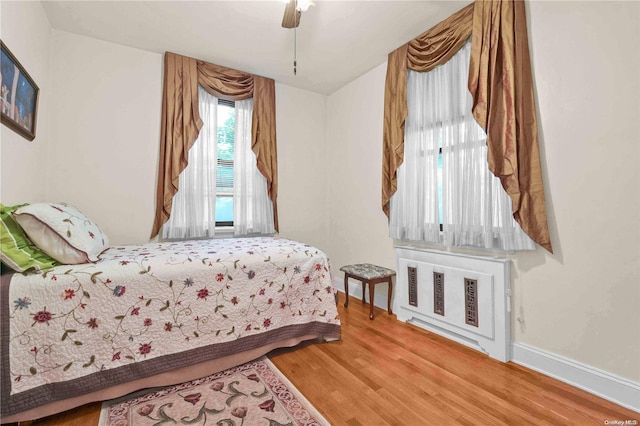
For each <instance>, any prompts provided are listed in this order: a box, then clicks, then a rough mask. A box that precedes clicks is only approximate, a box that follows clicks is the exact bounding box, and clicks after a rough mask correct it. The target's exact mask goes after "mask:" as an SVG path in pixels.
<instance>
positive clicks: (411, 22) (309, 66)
mask: <svg viewBox="0 0 640 426" xmlns="http://www.w3.org/2000/svg"><path fill="white" fill-rule="evenodd" d="M470 2H471V0H468V1H462V2H459V1H376V0H360V1H335V0H334V1H331V0H325V1H322V0H316V6H315V7H312V8H311V9H309V11H307V12H304V13H303V15H302V19H301V22H300V26H299V28H298V29H297V30H296V32H295V41H296V45H297V49H296V51H297V64H298V66H297V75H294V74H293V57H294V30H292V29H284V28H282V26H281V23H282V16H283V13H284V9H285V6H286V4H285V3H284V2H282V1H280V0H272V1H267V0H263V1H242V0H236V1H178V0H175V1H105V0H103V1H51V0H43V1H42V4H43V6H44V10H45V12H46V14H47V16H48V18H49V22H50V23H51V26H52V27H53V28H55V29H58V30H62V31H67V32H70V33H75V34H80V35H84V36H88V37H92V38H96V39H100V40H105V41H109V42H112V43H118V44H122V45H125V46H130V47H134V48H139V49H144V50H147V51H151V52H157V53H163V52H165V51H170V52H174V53H179V54H182V55H186V56H191V57H194V58H197V59H202V60H205V61H208V62H212V63H215V64H218V65H223V66H226V67H230V68H235V69H239V70H242V71H246V72H250V73H253V74H259V75H262V76H265V77H270V78H273V79H274V80H275V81H276V82H278V83H282V84H286V85H289V86H293V87H298V88H301V89H305V90H310V91H313V92H316V93H322V94H330V93H332V92H334V91H335V90H337V89H339V88H340V87H342V86H344V85H345V84H347V83H349V82H350V81H352V80H354V79H355V78H357V77H358V76H360V75H362V74H364V73H366V72H367V71H369V70H370V69H372V68H374V67H376V66H378V65H380V64H382V63H383V62H384V61H385V60H386V59H387V55H388V54H389V52H391V51H392V50H394V49H396V48H397V47H399V46H401V45H402V44H403V43H405V42H407V41H409V40H411V39H412V38H414V37H416V36H417V35H419V34H421V33H422V32H424V31H426V30H428V29H429V28H431V27H432V26H433V25H435V24H437V23H438V22H440V21H441V20H443V19H445V18H446V17H448V16H449V15H451V14H453V13H454V12H456V11H457V10H459V9H461V8H463V7H464V6H466V5H467V4H469V3H470Z"/></svg>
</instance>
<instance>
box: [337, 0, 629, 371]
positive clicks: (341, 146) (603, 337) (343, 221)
mask: <svg viewBox="0 0 640 426" xmlns="http://www.w3.org/2000/svg"><path fill="white" fill-rule="evenodd" d="M527 6H528V13H529V16H530V28H529V33H530V45H531V52H532V60H533V67H534V76H535V80H536V83H537V98H538V108H539V127H540V128H541V129H542V131H541V157H542V168H543V176H544V180H545V190H546V191H547V198H548V214H549V221H550V231H551V239H552V243H553V245H554V249H555V254H554V255H551V254H549V253H547V252H545V251H544V250H543V249H541V248H538V249H537V250H536V251H534V252H522V253H519V254H517V255H515V256H514V259H513V260H514V261H513V267H512V271H513V276H514V280H513V281H514V282H513V288H514V299H513V309H514V317H515V318H514V330H515V333H514V337H515V340H516V342H521V343H525V344H528V345H530V346H533V347H537V348H539V349H542V350H543V351H547V352H550V353H553V354H557V355H561V356H563V357H566V358H569V359H572V360H576V361H579V362H581V363H584V364H586V365H589V366H592V367H596V368H598V369H601V370H604V371H606V372H610V373H613V374H614V375H618V376H621V377H623V378H627V379H630V380H633V381H635V382H639V381H640V276H639V270H640V233H639V230H640V223H639V219H638V217H639V215H638V211H639V207H640V206H639V198H640V176H639V173H638V169H639V166H640V152H639V150H640V126H639V125H638V123H639V118H640V101H639V98H638V95H639V94H640V90H639V89H640V88H639V76H640V65H639V58H640V53H639V52H640V40H639V37H638V32H639V28H640V19H639V18H640V16H639V15H640V13H639V12H640V3H637V2H590V1H588V2H587V1H585V2H575V1H573V2H527ZM426 29H427V28H425V30H426ZM385 73H386V65H382V66H380V67H378V68H375V69H374V70H372V71H370V72H369V73H367V74H365V75H364V76H362V77H360V78H359V79H357V80H356V81H354V82H352V83H350V84H349V85H347V86H345V87H343V88H342V89H340V90H338V91H337V92H335V93H333V94H332V95H330V96H329V99H328V108H329V112H328V120H327V122H328V131H327V136H328V139H327V146H328V148H329V150H330V151H332V152H334V153H335V155H333V157H332V158H333V160H332V162H331V164H330V167H331V168H330V173H329V175H328V180H329V193H330V198H329V236H330V239H329V249H328V250H329V253H331V256H332V259H333V264H334V266H336V267H339V266H340V265H343V264H346V263H352V262H360V261H370V262H374V263H378V264H380V265H384V266H389V267H394V263H395V256H394V253H393V250H392V245H393V242H392V241H391V240H390V239H389V238H388V227H387V222H386V219H385V217H384V215H383V213H382V211H381V208H380V204H381V201H380V183H379V182H380V176H381V151H382V117H383V113H382V93H383V90H384V79H385ZM380 298H383V295H382V294H381V296H380ZM380 298H378V300H384V299H380Z"/></svg>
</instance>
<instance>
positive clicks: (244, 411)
mask: <svg viewBox="0 0 640 426" xmlns="http://www.w3.org/2000/svg"><path fill="white" fill-rule="evenodd" d="M173 424H177V425H202V426H204V425H222V426H254V425H255V426H257V425H266V426H278V425H283V426H284V425H286V426H302V425H305V426H312V425H323V426H328V425H329V422H327V420H326V419H325V418H324V417H322V415H320V413H318V411H317V410H316V409H315V408H314V407H313V406H312V405H311V404H310V403H309V401H307V400H306V399H305V398H304V396H302V394H301V393H300V392H299V391H298V390H297V389H296V388H295V387H294V386H293V385H292V384H291V382H289V380H287V378H286V377H284V375H282V373H281V372H280V371H279V370H278V369H277V368H276V367H275V366H274V365H273V364H272V363H271V361H269V359H268V358H266V357H262V358H259V359H258V360H255V361H252V362H249V363H247V364H244V365H241V366H239V367H234V368H231V369H229V370H225V371H222V372H220V373H216V374H213V375H211V376H208V377H204V378H202V379H198V380H193V381H191V382H186V383H182V384H179V385H174V386H169V387H166V388H162V389H154V390H150V391H148V392H146V393H142V394H141V393H136V394H135V395H129V396H125V397H123V398H120V399H117V400H113V401H107V402H105V403H104V404H103V405H102V411H101V412H100V423H99V425H100V426H139V425H140V426H144V425H173Z"/></svg>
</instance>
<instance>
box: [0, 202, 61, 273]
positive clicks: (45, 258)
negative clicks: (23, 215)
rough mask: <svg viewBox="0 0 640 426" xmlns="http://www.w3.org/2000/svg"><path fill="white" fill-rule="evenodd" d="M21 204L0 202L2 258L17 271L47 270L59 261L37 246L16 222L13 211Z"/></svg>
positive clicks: (0, 247) (0, 257)
mask: <svg viewBox="0 0 640 426" xmlns="http://www.w3.org/2000/svg"><path fill="white" fill-rule="evenodd" d="M22 206H24V205H20V206H4V205H2V204H0V260H1V261H2V264H3V265H6V266H8V267H9V268H11V269H13V270H14V271H16V272H25V271H28V270H32V269H33V270H35V271H36V272H42V271H46V270H47V269H50V268H53V267H54V266H56V265H58V264H59V263H58V262H57V261H56V260H55V259H53V258H52V257H50V256H49V255H47V254H46V253H45V252H43V251H42V250H40V249H39V248H38V247H36V245H35V244H33V242H31V240H29V238H28V237H27V235H26V234H25V233H24V231H23V230H22V228H21V227H20V225H18V223H16V221H15V220H14V218H13V216H12V215H11V212H13V211H15V210H17V209H18V208H19V207H22Z"/></svg>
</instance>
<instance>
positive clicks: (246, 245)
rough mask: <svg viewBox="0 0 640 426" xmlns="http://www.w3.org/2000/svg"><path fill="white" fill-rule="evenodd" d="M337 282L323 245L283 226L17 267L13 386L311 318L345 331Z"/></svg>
mask: <svg viewBox="0 0 640 426" xmlns="http://www.w3.org/2000/svg"><path fill="white" fill-rule="evenodd" d="M332 283H333V280H332V272H331V268H330V265H329V262H328V259H327V257H326V256H325V255H324V253H322V252H321V251H319V250H317V249H315V248H313V247H311V246H309V245H305V244H302V243H298V242H295V241H291V240H287V239H283V238H242V239H218V240H203V241H188V242H171V243H151V244H144V245H136V246H121V247H112V248H110V249H108V250H107V251H106V252H104V253H103V254H102V255H101V259H100V261H99V262H97V263H96V264H83V265H63V266H58V267H56V268H54V269H51V270H49V271H48V272H46V273H44V274H41V275H35V274H32V275H20V274H15V275H14V276H13V278H12V281H11V287H10V290H9V304H10V306H9V311H8V313H9V317H10V336H9V356H10V372H9V373H10V378H11V395H15V394H18V393H21V392H25V391H28V390H32V389H34V388H37V387H42V386H44V385H47V384H52V383H58V382H74V383H75V384H76V386H77V387H79V388H81V389H82V388H85V389H86V388H94V387H99V386H102V385H104V384H96V383H95V381H96V380H97V381H99V382H100V381H102V382H104V381H115V382H117V381H123V380H129V379H131V378H133V377H140V376H145V375H150V374H155V373H157V372H159V371H165V370H167V369H170V368H175V367H178V366H184V365H189V364H191V363H195V362H198V361H200V360H202V359H205V358H212V357H216V356H224V355H228V354H231V353H233V352H234V351H240V350H244V349H247V348H249V347H252V346H254V345H258V344H263V343H268V342H269V341H270V340H277V339H280V338H284V337H287V335H288V334H291V333H297V334H300V333H301V332H302V333H304V332H306V330H307V329H308V331H309V332H317V331H318V330H321V331H322V332H323V333H326V335H328V336H329V337H332V338H338V337H339V332H340V331H339V330H340V320H339V318H338V313H337V309H336V301H335V300H336V299H335V289H334V287H333V285H332ZM6 308H7V306H3V309H6ZM3 340H4V339H3ZM3 344H6V341H3ZM106 371H111V372H112V373H113V374H96V373H104V372H106ZM5 374H6V372H5ZM53 389H55V388H51V390H50V392H55V391H54V390H53ZM6 390H7V389H4V392H6Z"/></svg>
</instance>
